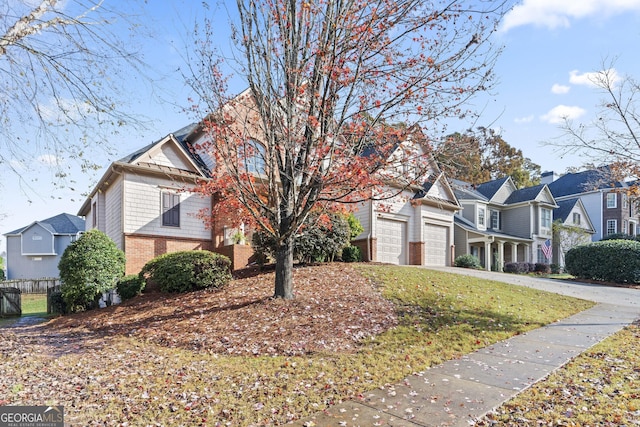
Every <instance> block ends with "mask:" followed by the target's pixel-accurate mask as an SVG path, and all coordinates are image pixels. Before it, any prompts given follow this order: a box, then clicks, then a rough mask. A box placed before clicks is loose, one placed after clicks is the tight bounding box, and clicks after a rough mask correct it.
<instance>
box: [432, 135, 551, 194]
mask: <svg viewBox="0 0 640 427" xmlns="http://www.w3.org/2000/svg"><path fill="white" fill-rule="evenodd" d="M435 157H436V159H437V160H438V163H439V165H440V167H441V168H442V169H443V170H444V171H445V172H446V173H447V176H449V177H451V178H456V179H460V180H462V181H466V182H469V183H471V184H476V185H477V184H481V183H483V182H487V181H491V180H492V179H498V178H502V177H505V176H510V177H511V178H512V179H513V181H514V183H515V184H516V186H517V187H518V188H523V187H529V186H532V185H536V184H537V183H538V182H540V172H541V170H540V166H539V165H537V164H535V163H533V162H532V161H531V160H530V159H529V158H526V157H524V156H523V154H522V150H518V149H516V148H514V147H512V146H511V145H510V144H509V143H507V142H506V141H505V140H504V139H503V138H502V136H500V135H499V134H497V133H496V132H495V131H494V130H492V129H488V128H485V127H479V128H478V129H477V131H476V132H473V131H471V130H470V131H467V132H466V133H464V134H460V133H455V134H453V135H450V136H448V137H447V138H445V140H444V141H443V142H442V143H441V144H439V145H437V147H436V149H435Z"/></svg>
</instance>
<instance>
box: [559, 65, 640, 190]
mask: <svg viewBox="0 0 640 427" xmlns="http://www.w3.org/2000/svg"><path fill="white" fill-rule="evenodd" d="M613 65H614V63H613V61H612V62H611V63H609V64H606V63H604V62H603V66H602V70H601V71H598V72H596V73H593V74H592V75H591V76H592V77H591V83H592V84H593V85H594V86H595V87H596V88H597V89H598V90H599V91H600V92H601V93H602V95H603V98H602V100H601V102H600V104H599V110H598V112H597V115H596V118H595V119H594V120H593V121H592V122H590V123H574V122H573V121H571V120H568V119H565V121H564V123H563V125H562V130H563V135H562V137H561V138H559V139H558V140H557V141H554V142H550V143H549V144H550V145H553V146H556V147H558V149H559V151H560V152H561V153H573V154H579V155H581V156H582V157H583V158H585V159H586V160H587V161H588V162H589V163H592V164H600V165H602V164H605V165H608V166H609V167H608V168H607V170H608V171H609V172H610V175H611V176H608V177H606V179H607V180H614V181H623V180H625V179H626V178H629V177H636V178H639V177H640V98H639V97H640V84H639V83H638V81H637V80H636V79H635V78H634V77H632V76H629V75H627V76H620V75H619V74H618V72H617V71H616V69H615V68H614V67H613ZM632 190H633V191H634V192H635V193H636V194H637V193H638V187H637V186H634V187H632Z"/></svg>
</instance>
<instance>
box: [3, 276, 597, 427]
mask: <svg viewBox="0 0 640 427" xmlns="http://www.w3.org/2000/svg"><path fill="white" fill-rule="evenodd" d="M294 277H295V281H296V300H295V301H291V302H287V301H281V300H272V299H270V298H268V297H269V296H270V295H271V294H272V281H273V272H270V273H262V274H259V275H257V276H250V277H247V278H244V279H239V280H234V281H233V282H232V283H231V284H230V285H229V286H228V287H227V288H225V290H223V291H222V292H218V293H216V292H210V291H199V292H195V293H192V294H184V295H175V296H170V297H167V296H163V295H151V296H150V295H143V296H142V297H137V298H136V299H134V300H132V301H130V302H127V303H125V304H122V305H121V306H119V307H110V308H107V309H102V310H99V311H96V312H91V313H84V314H81V315H77V316H69V317H65V318H61V319H56V320H54V321H51V322H49V324H47V325H45V326H43V327H37V326H35V327H31V329H28V330H23V331H20V333H12V332H11V331H10V330H5V331H3V333H2V335H1V336H0V363H1V365H2V367H3V372H5V375H3V376H1V377H0V404H10V405H35V404H39V405H42V404H46V405H50V404H51V405H52V404H56V405H62V406H64V407H65V421H68V422H70V423H72V424H74V425H76V424H79V425H92V424H96V425H98V424H99V425H119V424H120V423H125V422H128V423H130V425H147V424H151V425H154V423H158V424H159V425H205V424H206V425H233V426H248V425H281V424H284V423H286V422H287V421H290V420H295V419H300V418H304V417H307V416H309V415H310V414H312V413H313V412H316V411H320V410H322V409H324V408H325V407H327V405H330V404H333V403H337V402H340V401H342V400H345V399H350V398H356V397H357V396H359V395H361V394H363V393H365V392H366V391H367V390H371V389H373V388H376V387H379V386H381V385H383V384H386V383H393V382H397V381H399V380H401V379H402V378H404V377H405V376H407V375H410V374H411V373H413V372H417V371H422V370H424V369H426V368H427V367H428V366H431V365H434V364H438V363H441V362H443V361H444V360H447V359H451V358H454V357H458V356H460V355H462V354H465V353H468V352H471V351H473V350H475V349H477V348H480V347H483V346H486V345H488V344H491V343H493V342H496V341H498V340H501V339H504V338H507V337H510V336H512V335H514V334H519V333H522V332H525V331H527V330H530V329H533V328H537V327H540V326H542V325H544V324H547V323H550V322H553V321H555V320H558V319H561V318H564V317H567V316H569V315H572V314H575V313H576V312H579V311H581V310H584V309H586V308H589V307H591V306H592V305H593V303H591V302H587V301H582V300H576V299H573V298H568V297H563V296H559V295H556V294H549V293H545V292H541V291H537V290H533V289H529V288H524V287H517V286H512V285H508V284H503V283H496V282H491V281H487V280H482V279H476V278H472V277H467V276H459V275H455V274H450V273H443V272H436V271H431V270H426V269H422V268H411V267H391V266H379V265H346V264H329V265H321V266H315V267H305V268H298V269H296V271H295V273H294Z"/></svg>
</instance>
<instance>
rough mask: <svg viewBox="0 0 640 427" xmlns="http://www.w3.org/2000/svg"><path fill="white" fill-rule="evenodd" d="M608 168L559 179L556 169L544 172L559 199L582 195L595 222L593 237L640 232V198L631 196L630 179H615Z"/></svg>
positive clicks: (585, 206) (593, 222)
mask: <svg viewBox="0 0 640 427" xmlns="http://www.w3.org/2000/svg"><path fill="white" fill-rule="evenodd" d="M607 172H608V168H606V167H603V168H599V169H592V170H587V171H583V172H577V173H568V174H565V175H563V176H561V177H560V178H558V179H555V180H554V178H555V175H554V174H553V172H545V173H544V174H543V177H542V179H543V182H547V183H549V184H548V185H549V189H550V190H551V193H552V194H553V197H554V198H555V199H556V200H558V201H562V200H567V199H573V198H579V199H580V200H581V201H582V204H583V205H584V208H585V210H586V212H587V213H588V215H589V218H590V220H591V222H592V224H593V229H594V233H593V237H592V240H593V241H598V240H601V239H602V238H603V237H606V236H608V235H611V234H617V233H624V234H630V235H633V236H635V235H637V234H640V218H639V216H638V204H637V201H633V200H631V199H630V198H629V195H628V193H627V191H626V190H627V189H628V188H629V186H630V185H629V183H627V182H621V181H615V180H611V179H610V178H609V177H608V176H607V175H608V174H607Z"/></svg>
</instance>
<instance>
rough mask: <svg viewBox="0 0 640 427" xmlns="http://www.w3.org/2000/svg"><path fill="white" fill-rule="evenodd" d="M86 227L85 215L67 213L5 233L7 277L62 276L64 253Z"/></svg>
mask: <svg viewBox="0 0 640 427" xmlns="http://www.w3.org/2000/svg"><path fill="white" fill-rule="evenodd" d="M84 230H85V221H84V219H82V218H80V217H77V216H75V215H70V214H67V213H63V214H60V215H56V216H54V217H51V218H47V219H44V220H41V221H35V222H33V223H31V224H29V225H27V226H26V227H22V228H19V229H17V230H14V231H11V232H9V233H5V234H4V236H5V237H6V239H7V255H6V260H7V280H12V279H42V278H49V277H59V271H58V263H59V262H60V258H61V257H62V254H63V253H64V251H65V249H66V248H67V246H69V244H71V242H73V241H75V240H77V239H78V238H79V237H80V235H81V233H82V232H83V231H84Z"/></svg>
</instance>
